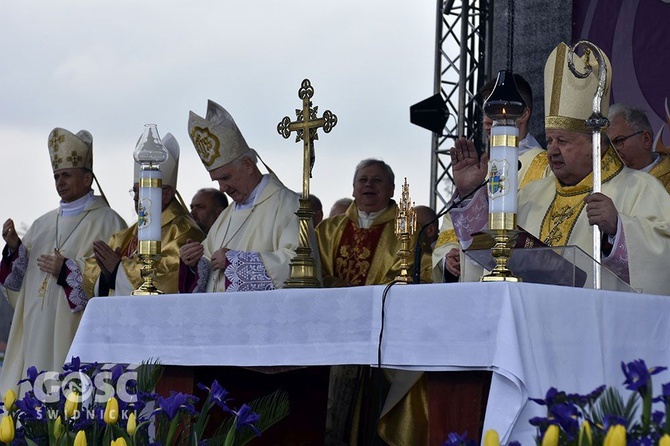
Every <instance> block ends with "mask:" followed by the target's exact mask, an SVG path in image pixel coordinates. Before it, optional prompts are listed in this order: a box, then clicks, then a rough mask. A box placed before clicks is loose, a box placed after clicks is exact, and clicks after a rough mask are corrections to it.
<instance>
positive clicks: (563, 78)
mask: <svg viewBox="0 0 670 446" xmlns="http://www.w3.org/2000/svg"><path fill="white" fill-rule="evenodd" d="M594 46H595V45H594ZM600 53H601V54H602V55H603V57H604V59H605V62H606V68H607V80H606V82H605V91H604V93H603V97H602V102H601V104H600V111H601V113H602V114H603V115H605V116H607V111H608V109H609V103H610V84H611V82H612V66H611V64H610V61H609V59H608V58H607V55H606V54H605V53H604V52H602V50H601V51H600ZM568 56H569V47H568V46H567V45H566V44H565V43H563V42H561V43H559V44H558V46H557V47H556V48H554V51H552V52H551V54H550V55H549V59H547V63H546V64H545V66H544V115H545V118H544V127H545V129H560V130H569V131H571V132H588V133H590V132H591V131H592V129H589V128H587V127H586V120H587V119H588V118H589V117H590V116H591V114H592V113H593V98H594V97H595V94H596V91H597V90H598V62H597V60H596V58H595V56H593V55H592V54H589V53H588V52H586V53H584V55H583V56H582V57H578V56H577V54H574V57H573V61H574V65H575V68H576V69H577V71H578V72H580V73H585V72H586V66H587V65H590V66H591V68H592V71H591V73H590V74H589V75H588V76H586V77H585V78H583V79H579V78H578V77H577V76H575V75H574V74H573V73H572V72H571V71H570V68H569V67H568Z"/></svg>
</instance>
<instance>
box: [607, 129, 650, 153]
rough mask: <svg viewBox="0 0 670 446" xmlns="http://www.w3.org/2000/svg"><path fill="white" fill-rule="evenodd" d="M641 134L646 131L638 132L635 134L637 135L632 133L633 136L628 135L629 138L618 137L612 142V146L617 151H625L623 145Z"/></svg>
mask: <svg viewBox="0 0 670 446" xmlns="http://www.w3.org/2000/svg"><path fill="white" fill-rule="evenodd" d="M640 133H644V130H638V131H637V132H635V133H631V134H630V135H628V136H619V137H617V138H614V139H613V140H612V145H613V146H614V147H615V148H616V149H617V150H620V149H623V144H624V143H625V142H626V140H627V139H628V138H632V137H633V136H635V135H639V134H640Z"/></svg>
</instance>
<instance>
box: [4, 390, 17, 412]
mask: <svg viewBox="0 0 670 446" xmlns="http://www.w3.org/2000/svg"><path fill="white" fill-rule="evenodd" d="M15 401H16V393H14V391H13V390H12V389H9V390H8V391H7V393H5V400H4V403H5V410H6V411H7V412H11V411H12V407H13V406H14V402H15Z"/></svg>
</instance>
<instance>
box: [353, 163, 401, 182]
mask: <svg viewBox="0 0 670 446" xmlns="http://www.w3.org/2000/svg"><path fill="white" fill-rule="evenodd" d="M370 166H379V167H381V168H382V170H384V172H386V175H388V177H389V179H390V180H391V184H393V185H395V174H394V173H393V169H391V166H389V165H388V164H386V163H385V162H384V161H382V160H380V159H375V158H368V159H364V160H363V161H361V162H360V163H358V166H356V170H355V171H354V183H355V182H356V175H358V171H359V170H361V169H365V168H366V167H370Z"/></svg>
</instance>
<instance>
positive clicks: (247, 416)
mask: <svg viewBox="0 0 670 446" xmlns="http://www.w3.org/2000/svg"><path fill="white" fill-rule="evenodd" d="M233 413H234V414H235V416H236V417H237V418H236V419H235V425H236V427H237V430H240V429H242V428H243V427H244V426H249V427H250V428H252V429H253V430H254V432H256V435H258V436H259V437H260V436H261V431H260V430H258V428H257V427H256V426H254V423H255V422H257V421H258V420H260V419H261V416H260V415H258V414H257V413H256V412H252V411H251V407H250V406H248V405H247V404H242V407H240V410H238V411H237V412H235V411H233Z"/></svg>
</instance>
